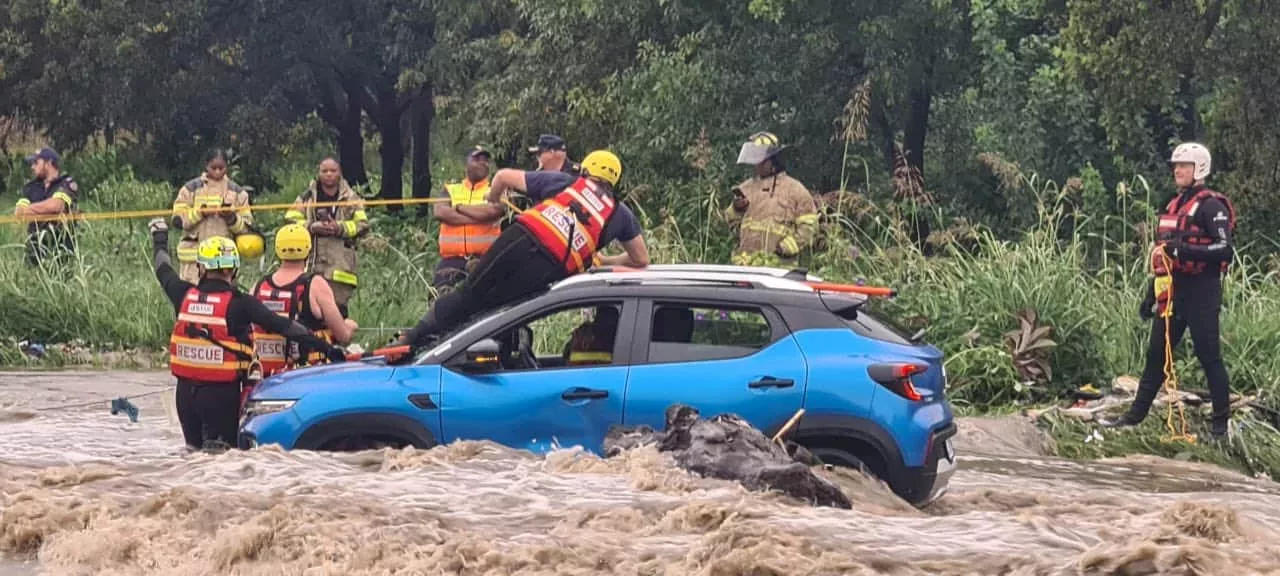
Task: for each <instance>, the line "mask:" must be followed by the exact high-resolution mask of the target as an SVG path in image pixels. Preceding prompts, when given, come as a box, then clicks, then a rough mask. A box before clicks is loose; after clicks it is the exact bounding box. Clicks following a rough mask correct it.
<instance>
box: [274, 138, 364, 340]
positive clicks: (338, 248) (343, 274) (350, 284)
mask: <svg viewBox="0 0 1280 576" xmlns="http://www.w3.org/2000/svg"><path fill="white" fill-rule="evenodd" d="M317 172H318V174H317V175H316V178H315V179H314V180H312V181H311V183H310V184H309V185H308V186H307V191H306V192H303V193H302V195H301V196H298V199H297V200H295V201H294V203H293V206H292V207H291V208H290V209H289V211H288V212H285V213H284V219H285V220H287V221H289V222H295V223H298V224H302V225H303V226H305V227H306V228H307V230H309V231H310V232H311V236H312V243H313V244H314V246H315V248H314V249H313V250H312V251H311V271H312V272H315V273H316V274H319V275H320V276H323V277H324V279H325V280H328V281H329V286H330V287H332V288H333V298H334V301H335V302H337V303H338V309H339V310H341V311H342V316H343V317H347V316H350V313H349V311H348V309H347V304H348V302H349V301H350V300H351V296H352V295H353V294H354V293H355V291H356V288H357V287H358V286H359V279H358V278H357V276H356V274H357V272H356V268H357V267H358V266H359V264H360V262H359V258H358V257H357V254H356V241H357V240H359V239H360V238H363V237H364V236H365V235H367V234H368V233H369V215H368V214H367V213H366V212H365V210H364V199H363V198H361V197H360V195H359V194H357V193H356V191H355V190H352V189H351V186H350V185H348V184H347V181H346V180H344V179H343V178H342V166H340V165H339V164H338V161H337V160H335V159H333V158H325V159H324V160H321V161H320V166H319V167H318V169H317ZM317 203H325V204H341V205H338V206H316V204H317Z"/></svg>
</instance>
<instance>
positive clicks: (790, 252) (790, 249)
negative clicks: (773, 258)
mask: <svg viewBox="0 0 1280 576" xmlns="http://www.w3.org/2000/svg"><path fill="white" fill-rule="evenodd" d="M774 252H777V253H778V255H779V256H782V257H784V258H790V257H792V256H795V255H796V254H799V253H800V243H799V242H796V239H795V238H793V237H791V236H787V237H786V238H783V239H782V241H781V242H779V243H778V248H777V249H776V250H774Z"/></svg>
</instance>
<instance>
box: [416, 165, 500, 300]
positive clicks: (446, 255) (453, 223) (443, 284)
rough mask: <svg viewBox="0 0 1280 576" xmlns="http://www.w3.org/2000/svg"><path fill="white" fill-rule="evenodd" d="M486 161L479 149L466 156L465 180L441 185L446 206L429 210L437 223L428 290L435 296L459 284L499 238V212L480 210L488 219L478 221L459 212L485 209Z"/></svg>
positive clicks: (487, 176) (487, 180)
mask: <svg viewBox="0 0 1280 576" xmlns="http://www.w3.org/2000/svg"><path fill="white" fill-rule="evenodd" d="M490 158H492V156H491V155H490V154H489V151H488V150H485V149H484V148H483V147H480V146H476V147H475V149H474V150H472V151H470V152H468V153H467V157H466V161H467V174H466V179H465V180H463V181H462V182H451V183H448V184H445V186H444V193H445V194H446V195H447V197H448V198H449V203H448V204H445V203H443V202H437V203H436V204H435V205H434V206H432V212H433V214H434V215H435V217H436V220H439V221H440V261H439V262H437V263H436V268H435V273H434V275H433V278H432V287H433V288H435V289H436V292H437V293H439V294H444V293H446V292H448V291H450V290H452V289H453V288H454V287H456V286H457V285H458V284H459V283H460V282H462V280H463V279H464V278H466V277H467V274H469V273H470V272H471V271H472V270H474V269H475V266H476V264H477V263H478V262H479V258H480V256H482V255H484V253H485V251H487V250H488V249H489V247H490V246H492V245H493V243H494V241H495V240H497V239H498V236H499V235H501V234H502V226H501V223H500V222H501V220H502V216H503V213H502V212H497V211H493V210H482V211H481V212H484V215H485V216H486V217H487V218H488V219H486V220H480V219H477V218H475V217H473V216H469V215H467V214H465V213H463V212H461V211H460V210H459V207H461V206H478V207H485V208H487V207H488V205H489V201H488V199H487V195H488V194H489V160H490Z"/></svg>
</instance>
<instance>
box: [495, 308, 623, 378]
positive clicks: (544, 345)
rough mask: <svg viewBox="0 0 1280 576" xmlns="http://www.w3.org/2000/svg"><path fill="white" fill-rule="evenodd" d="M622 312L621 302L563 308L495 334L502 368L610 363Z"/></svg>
mask: <svg viewBox="0 0 1280 576" xmlns="http://www.w3.org/2000/svg"><path fill="white" fill-rule="evenodd" d="M621 316H622V303H621V302H593V303H589V304H575V305H573V306H570V307H566V308H559V309H556V310H554V311H551V312H549V313H546V314H542V315H539V316H536V317H534V318H533V319H531V320H528V321H525V322H523V323H521V324H520V325H518V326H516V327H513V328H508V329H506V330H504V331H502V332H500V333H499V334H497V335H495V336H494V339H495V340H497V341H498V344H499V349H500V354H499V356H500V359H501V363H502V370H504V371H511V370H539V369H547V368H580V367H587V366H609V365H612V364H614V362H613V348H614V342H615V341H616V340H617V337H618V332H619V319H620V318H621Z"/></svg>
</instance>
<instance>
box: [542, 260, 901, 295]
mask: <svg viewBox="0 0 1280 576" xmlns="http://www.w3.org/2000/svg"><path fill="white" fill-rule="evenodd" d="M742 269H746V270H747V271H745V272H744V271H741V270H742ZM793 272H795V271H790V270H782V269H780V268H773V269H769V268H756V267H745V266H724V265H715V264H712V265H669V264H659V265H655V266H648V267H645V268H628V267H622V266H617V267H614V266H611V267H608V269H600V270H596V271H593V272H591V273H588V274H577V275H574V276H570V277H568V278H565V279H564V280H561V281H560V282H558V283H556V284H555V285H554V286H552V287H551V289H552V290H555V289H559V288H567V287H573V286H584V285H591V284H600V283H603V284H610V285H621V284H630V285H636V284H649V285H654V284H663V285H668V286H674V285H684V286H695V285H704V286H705V285H719V286H727V287H744V288H767V289H774V290H788V291H795V292H809V293H814V292H841V293H845V294H859V295H862V296H865V297H880V298H893V297H896V296H897V291H895V290H893V289H892V288H885V287H880V286H864V285H861V284H838V283H834V282H826V281H823V280H821V279H818V278H816V277H814V276H811V275H809V274H808V273H805V272H803V271H800V273H803V274H805V278H806V280H800V279H797V278H795V274H793ZM810 278H813V279H810Z"/></svg>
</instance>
